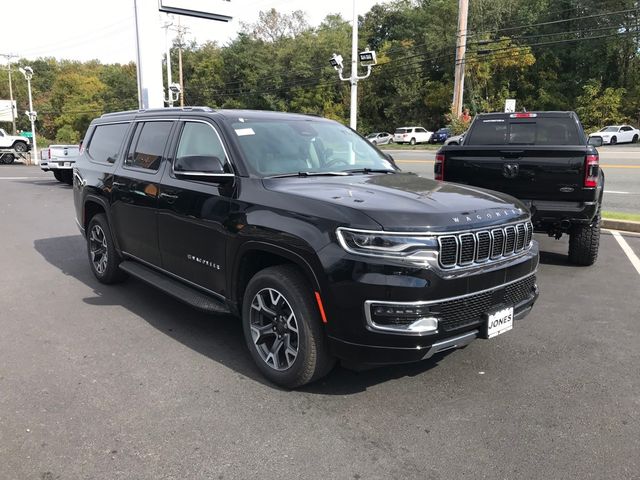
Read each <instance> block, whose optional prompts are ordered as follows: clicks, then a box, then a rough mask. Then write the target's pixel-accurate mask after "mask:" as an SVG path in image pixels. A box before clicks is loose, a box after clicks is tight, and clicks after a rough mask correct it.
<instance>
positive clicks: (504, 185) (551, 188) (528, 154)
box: [443, 145, 593, 202]
mask: <svg viewBox="0 0 640 480" xmlns="http://www.w3.org/2000/svg"><path fill="white" fill-rule="evenodd" d="M443 153H444V155H445V159H444V180H446V181H448V182H456V183H464V184H472V185H475V186H478V187H483V188H488V189H491V190H498V191H500V192H504V193H508V194H510V195H513V196H514V197H516V198H520V199H528V200H563V201H575V202H581V201H590V200H593V189H586V190H585V189H584V188H583V185H584V177H585V158H586V155H587V148H586V147H582V146H531V145H526V146H524V145H523V146H518V145H503V146H495V145H493V146H489V145H487V146H485V145H479V146H473V147H472V146H466V147H447V148H446V150H445V151H444V152H443Z"/></svg>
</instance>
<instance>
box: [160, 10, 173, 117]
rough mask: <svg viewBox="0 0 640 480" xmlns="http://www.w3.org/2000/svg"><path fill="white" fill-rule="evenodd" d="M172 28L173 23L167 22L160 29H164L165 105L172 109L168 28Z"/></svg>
mask: <svg viewBox="0 0 640 480" xmlns="http://www.w3.org/2000/svg"><path fill="white" fill-rule="evenodd" d="M171 26H173V21H171V20H169V21H167V22H166V23H165V24H164V25H163V26H162V28H164V44H165V48H166V50H167V98H168V101H167V103H168V104H169V106H170V107H173V97H172V96H171V90H170V89H171V84H172V83H173V81H172V79H171V43H170V42H169V27H171Z"/></svg>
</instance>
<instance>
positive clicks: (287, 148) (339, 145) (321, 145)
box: [232, 119, 395, 176]
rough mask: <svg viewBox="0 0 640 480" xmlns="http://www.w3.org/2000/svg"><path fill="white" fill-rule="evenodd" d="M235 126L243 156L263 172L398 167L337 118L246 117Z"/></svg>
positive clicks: (283, 172) (268, 174) (265, 174)
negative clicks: (269, 118)
mask: <svg viewBox="0 0 640 480" xmlns="http://www.w3.org/2000/svg"><path fill="white" fill-rule="evenodd" d="M232 126H233V128H234V130H235V133H236V135H237V137H238V143H239V144H240V147H241V149H242V153H243V154H244V158H245V159H246V160H247V163H248V164H249V165H250V167H251V169H252V170H253V172H254V173H256V174H258V175H260V176H271V175H282V174H290V173H291V174H295V173H298V172H338V171H346V170H353V169H361V168H371V169H385V170H395V168H394V166H393V165H392V164H391V162H389V160H387V159H386V158H385V157H384V156H383V154H382V153H380V152H378V150H377V149H376V148H375V147H373V146H372V145H371V143H370V142H368V141H366V140H364V139H363V138H362V137H360V136H359V135H357V134H356V133H354V132H353V131H352V130H350V129H348V128H346V127H344V126H343V125H340V124H339V123H336V122H329V121H320V120H318V121H314V120H304V121H300V120H284V119H283V120H280V119H279V120H263V119H256V120H250V119H244V121H243V122H237V123H233V124H232Z"/></svg>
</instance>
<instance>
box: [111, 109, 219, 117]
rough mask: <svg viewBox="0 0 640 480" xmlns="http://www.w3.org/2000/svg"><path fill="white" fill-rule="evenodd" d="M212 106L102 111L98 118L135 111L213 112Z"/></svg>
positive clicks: (133, 112)
mask: <svg viewBox="0 0 640 480" xmlns="http://www.w3.org/2000/svg"><path fill="white" fill-rule="evenodd" d="M213 111H214V110H213V108H211V107H166V108H148V109H144V108H142V109H140V110H127V111H124V112H111V113H103V114H102V116H101V117H100V118H105V117H115V116H117V115H128V114H129V115H131V114H135V113H149V112H157V113H167V112H213Z"/></svg>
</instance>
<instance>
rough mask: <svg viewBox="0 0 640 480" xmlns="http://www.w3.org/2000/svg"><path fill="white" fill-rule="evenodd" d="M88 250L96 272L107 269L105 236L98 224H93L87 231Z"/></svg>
mask: <svg viewBox="0 0 640 480" xmlns="http://www.w3.org/2000/svg"><path fill="white" fill-rule="evenodd" d="M89 252H90V254H91V263H92V264H93V268H95V270H96V272H98V274H100V275H102V274H103V273H104V272H105V270H106V269H107V261H108V253H107V236H106V235H105V234H104V230H103V229H102V227H101V226H100V225H94V226H93V227H91V231H90V232H89Z"/></svg>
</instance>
